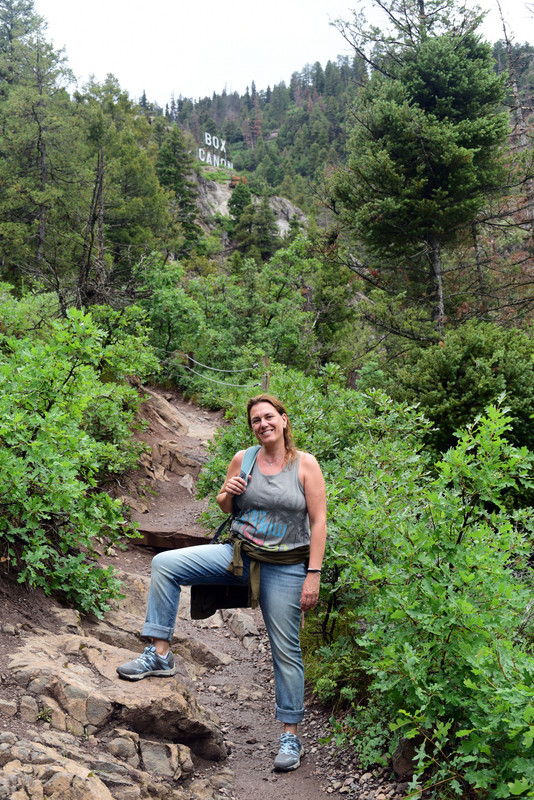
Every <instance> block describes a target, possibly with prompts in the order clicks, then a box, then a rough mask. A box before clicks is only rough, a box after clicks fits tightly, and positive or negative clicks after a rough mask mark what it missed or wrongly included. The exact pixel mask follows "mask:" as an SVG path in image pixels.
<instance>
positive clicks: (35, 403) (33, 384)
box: [0, 300, 157, 614]
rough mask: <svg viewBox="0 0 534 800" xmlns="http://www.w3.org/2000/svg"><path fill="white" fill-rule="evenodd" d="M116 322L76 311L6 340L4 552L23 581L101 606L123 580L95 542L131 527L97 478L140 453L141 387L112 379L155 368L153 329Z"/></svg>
mask: <svg viewBox="0 0 534 800" xmlns="http://www.w3.org/2000/svg"><path fill="white" fill-rule="evenodd" d="M13 302H14V301H13V300H9V303H10V306H11V307H12V306H13ZM22 303H23V305H27V303H28V301H27V300H24V301H22ZM0 313H1V309H0ZM109 313H110V314H111V315H113V312H109ZM100 317H101V319H103V317H104V314H103V312H101V314H100ZM108 321H110V318H109V316H108ZM112 327H113V333H111V332H110V331H109V330H108V332H107V334H106V331H105V330H104V329H102V328H99V327H97V326H96V324H95V322H94V321H93V319H92V317H91V316H90V315H85V314H83V313H82V312H79V311H76V310H71V311H70V312H69V314H68V318H67V319H66V320H48V322H47V324H46V326H45V327H43V328H42V329H40V330H39V337H35V336H34V338H29V337H28V336H25V337H20V338H17V337H15V336H10V335H4V336H2V337H1V339H0V525H1V528H0V530H1V534H0V548H1V556H2V559H3V560H4V563H6V562H7V563H10V564H12V565H13V567H14V568H15V569H16V571H17V573H18V580H19V581H21V582H26V583H27V584H28V585H29V586H31V587H41V588H43V589H44V591H45V592H47V593H49V592H51V591H59V592H61V593H62V594H63V595H64V596H65V597H66V598H67V599H68V600H69V601H71V602H73V603H74V604H75V605H76V606H77V607H78V608H80V609H81V610H82V611H86V612H89V611H93V612H95V613H97V614H101V613H102V612H103V611H104V610H105V609H106V608H107V607H108V601H109V600H110V599H112V598H114V597H117V595H118V592H119V583H118V581H117V580H116V578H115V576H114V574H113V570H112V568H102V567H100V566H98V564H97V561H98V552H97V549H96V545H98V544H99V545H102V546H103V547H105V546H106V545H108V544H112V543H114V542H118V540H119V539H120V538H122V537H123V536H124V534H125V533H127V532H128V531H129V530H130V532H131V529H130V528H129V526H128V525H127V523H126V520H125V519H124V516H123V513H122V507H121V504H120V503H119V502H118V501H116V500H112V499H111V498H110V497H109V496H108V495H107V494H105V493H103V492H99V491H98V480H99V479H100V478H101V477H102V476H103V475H107V474H109V473H113V472H122V471H123V470H124V469H127V468H129V467H132V466H134V465H135V464H136V462H137V457H138V455H139V447H138V446H137V445H134V443H133V441H132V437H131V432H130V429H131V426H132V425H133V423H134V416H135V412H136V410H137V409H138V406H139V402H140V401H139V395H138V393H137V391H136V390H135V389H133V388H131V387H129V386H128V385H126V384H125V383H122V382H120V381H119V380H115V379H112V378H113V377H117V376H122V375H124V374H127V373H130V374H131V373H132V372H133V371H134V370H135V368H136V367H137V370H136V371H137V374H138V375H140V376H141V377H142V376H144V374H146V372H147V371H148V372H153V371H154V369H155V368H156V367H157V362H156V361H155V359H154V357H153V356H151V355H150V351H149V350H148V349H145V348H146V335H145V337H139V338H136V337H134V336H133V335H132V334H129V333H126V332H124V330H123V332H122V334H121V325H120V324H119V323H118V321H117V319H115V320H114V324H113V326H112ZM17 332H18V331H17ZM104 373H105V374H106V375H107V379H106V380H103V379H102V376H103V375H104Z"/></svg>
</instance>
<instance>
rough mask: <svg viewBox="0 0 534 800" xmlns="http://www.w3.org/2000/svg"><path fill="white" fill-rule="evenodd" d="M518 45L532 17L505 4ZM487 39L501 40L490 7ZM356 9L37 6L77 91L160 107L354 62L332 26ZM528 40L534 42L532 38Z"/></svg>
mask: <svg viewBox="0 0 534 800" xmlns="http://www.w3.org/2000/svg"><path fill="white" fill-rule="evenodd" d="M501 4H502V7H503V9H504V10H505V15H506V17H507V18H508V20H509V22H510V26H511V29H512V31H513V33H514V35H515V40H516V41H517V42H524V41H526V40H528V39H529V36H530V31H531V30H532V29H534V20H533V19H532V14H529V13H528V11H527V9H526V4H525V2H524V1H523V0H501ZM480 5H481V6H482V7H483V8H487V9H489V10H490V21H489V22H488V23H486V27H485V31H484V32H485V34H486V36H487V37H488V38H489V39H490V40H491V41H496V40H497V39H499V38H501V35H502V27H501V23H500V21H499V17H498V14H497V5H496V2H495V0H482V2H480ZM357 7H358V3H357V2H354V0H269V2H265V3H264V4H262V5H260V4H259V3H258V4H256V3H251V2H250V0H231V2H227V3H224V2H222V0H202V2H198V0H196V2H195V0H187V2H184V0H153V2H152V3H150V2H149V3H147V2H146V1H145V0H143V2H141V0H91V2H90V3H88V2H79V0H35V8H36V10H37V12H38V13H39V14H41V16H43V17H44V18H45V20H46V21H47V23H48V30H47V34H48V37H47V38H48V39H50V40H52V41H53V42H54V45H55V46H56V47H57V48H58V49H59V48H61V47H64V48H65V51H66V54H67V57H68V62H69V65H70V67H71V69H72V70H73V72H74V74H75V75H76V77H77V79H78V81H79V83H80V85H83V83H84V82H85V81H86V80H87V79H88V78H89V76H90V75H91V74H93V75H94V76H95V78H96V80H97V81H103V80H104V79H105V77H106V75H107V74H108V73H110V72H111V73H112V74H113V75H115V77H116V78H117V79H118V80H119V83H120V85H121V88H123V89H125V90H126V91H127V92H128V93H129V94H130V96H131V97H133V98H139V97H140V96H141V94H142V93H143V91H146V94H147V97H148V99H149V100H151V101H155V102H157V103H158V104H159V105H160V106H162V107H164V106H165V103H167V102H168V101H169V99H170V97H171V94H172V93H173V92H174V94H175V96H176V97H178V96H179V95H180V94H182V95H183V96H184V97H192V98H195V99H196V98H198V97H204V96H205V95H211V94H212V93H213V92H217V93H220V92H222V91H223V89H224V88H225V87H226V90H227V91H228V92H232V91H237V92H239V93H242V92H244V91H245V88H246V86H250V84H251V82H252V81H253V80H254V81H255V83H256V88H257V89H266V88H267V86H271V87H272V86H274V85H275V84H276V83H280V81H282V80H284V81H286V83H287V84H289V80H290V78H291V73H292V72H296V71H300V70H301V69H302V67H303V66H304V65H305V64H308V63H314V62H315V61H319V62H321V64H322V65H323V67H324V66H325V65H326V62H327V61H328V60H329V59H332V60H334V59H335V58H336V56H337V55H344V54H348V53H350V49H349V48H348V46H347V45H346V43H345V42H344V40H343V39H342V37H341V35H340V34H339V32H338V31H337V30H335V29H334V28H333V27H331V26H330V25H329V22H330V21H331V20H333V19H336V18H341V19H350V18H351V16H352V14H351V9H354V8H357ZM530 38H532V37H530Z"/></svg>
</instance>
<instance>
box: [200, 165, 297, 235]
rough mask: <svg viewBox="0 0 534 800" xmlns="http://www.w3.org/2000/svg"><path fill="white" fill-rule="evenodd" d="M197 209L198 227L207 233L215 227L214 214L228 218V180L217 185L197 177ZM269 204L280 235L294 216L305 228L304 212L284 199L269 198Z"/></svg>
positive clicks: (229, 193) (229, 194) (287, 227)
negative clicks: (211, 218)
mask: <svg viewBox="0 0 534 800" xmlns="http://www.w3.org/2000/svg"><path fill="white" fill-rule="evenodd" d="M197 180H198V201H197V202H198V208H199V219H198V223H199V225H200V227H201V228H202V229H203V230H205V231H206V232H207V233H209V231H210V230H211V229H212V228H214V227H215V225H214V223H213V222H212V221H211V220H210V217H213V216H214V215H215V214H217V213H219V214H223V215H225V216H228V215H229V214H230V212H229V211H228V201H229V200H230V198H231V196H232V189H231V188H230V180H228V183H217V182H216V181H209V180H206V179H205V178H202V177H199V178H198V179H197ZM269 204H270V206H271V208H272V210H273V212H274V215H275V217H276V224H277V225H278V229H279V231H280V235H281V236H284V235H285V234H286V233H287V232H288V230H289V222H290V220H291V219H292V218H293V217H294V216H296V217H297V220H298V222H299V223H300V224H301V225H302V226H303V227H306V223H307V219H306V216H305V215H304V212H303V211H301V210H300V208H297V207H296V206H294V205H293V204H292V203H291V202H290V201H289V200H287V199H286V198H285V197H271V198H270V201H269Z"/></svg>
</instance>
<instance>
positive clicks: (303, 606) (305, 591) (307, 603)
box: [300, 572, 321, 611]
mask: <svg viewBox="0 0 534 800" xmlns="http://www.w3.org/2000/svg"><path fill="white" fill-rule="evenodd" d="M320 583H321V573H320V572H308V574H307V575H306V578H305V580H304V583H303V585H302V593H301V595H300V610H301V611H310V610H311V609H312V608H315V606H316V605H317V601H318V600H319V584H320Z"/></svg>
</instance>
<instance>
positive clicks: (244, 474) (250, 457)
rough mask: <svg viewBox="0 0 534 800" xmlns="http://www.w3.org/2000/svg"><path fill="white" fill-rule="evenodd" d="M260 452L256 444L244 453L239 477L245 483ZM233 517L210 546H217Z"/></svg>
mask: <svg viewBox="0 0 534 800" xmlns="http://www.w3.org/2000/svg"><path fill="white" fill-rule="evenodd" d="M259 451H260V445H259V444H256V445H253V446H252V447H248V448H247V449H246V450H245V452H244V453H243V461H242V462H241V472H240V473H239V477H240V478H243V480H244V481H248V478H249V475H250V473H251V472H252V467H253V466H254V464H255V463H256V459H257V457H258V453H259ZM233 516H234V515H233V514H230V516H229V517H227V518H226V519H225V520H224V522H221V524H220V525H219V527H218V528H217V531H216V533H215V536H214V537H213V539H211V540H210V544H215V543H216V542H217V540H218V539H219V538H220V536H221V534H222V532H223V531H224V529H225V528H226V526H227V525H228V523H229V522H230V521H231V520H232V518H233Z"/></svg>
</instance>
